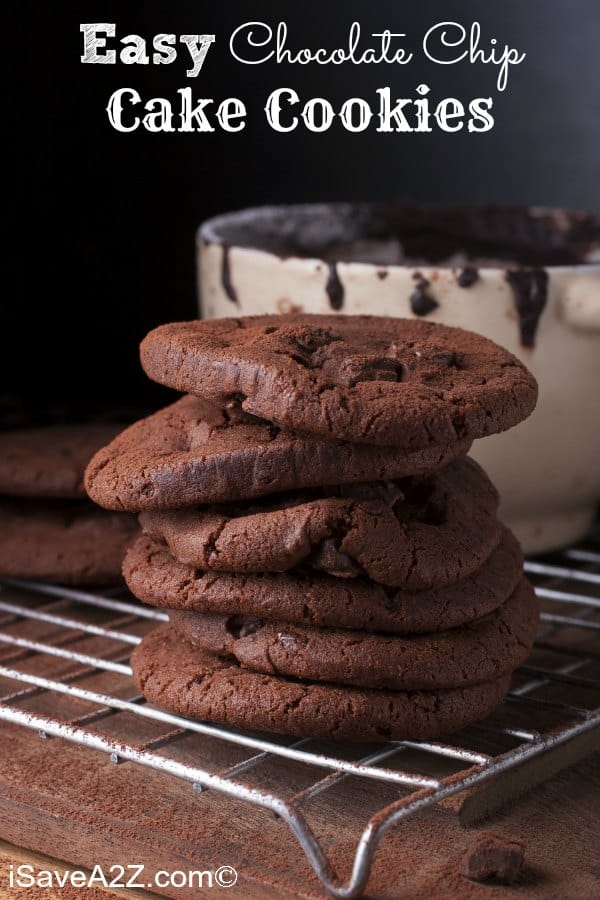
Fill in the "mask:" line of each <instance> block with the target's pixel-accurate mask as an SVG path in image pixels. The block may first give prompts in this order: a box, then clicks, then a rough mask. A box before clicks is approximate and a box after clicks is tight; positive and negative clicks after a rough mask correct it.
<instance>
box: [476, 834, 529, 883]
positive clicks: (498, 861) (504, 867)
mask: <svg viewBox="0 0 600 900" xmlns="http://www.w3.org/2000/svg"><path fill="white" fill-rule="evenodd" d="M524 851H525V848H524V844H523V842H522V841H518V840H516V839H515V838H511V837H505V836H504V835H501V834H493V833H492V832H490V831H486V832H483V833H482V834H480V835H479V836H478V837H477V839H476V841H475V843H474V844H473V846H472V847H470V849H469V850H467V852H466V853H465V855H464V856H463V859H462V863H461V867H460V874H461V875H464V876H465V878H472V879H473V880H474V881H487V880H489V879H494V880H495V881H498V882H500V883H501V884H513V883H514V882H515V881H516V880H517V878H518V877H519V875H520V874H521V870H522V868H523V858H524Z"/></svg>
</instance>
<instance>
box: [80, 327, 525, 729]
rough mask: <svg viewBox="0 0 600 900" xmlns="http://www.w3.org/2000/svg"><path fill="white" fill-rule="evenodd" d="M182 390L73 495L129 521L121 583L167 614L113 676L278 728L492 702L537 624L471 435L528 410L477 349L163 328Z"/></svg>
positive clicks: (502, 367) (147, 346) (421, 714)
mask: <svg viewBox="0 0 600 900" xmlns="http://www.w3.org/2000/svg"><path fill="white" fill-rule="evenodd" d="M141 353H142V363H143V365H144V368H145V370H146V372H147V373H148V374H149V375H150V377H152V378H154V379H156V380H157V381H159V382H161V383H163V384H166V385H169V386H171V387H174V388H177V389H179V390H184V391H188V392H189V395H188V396H186V397H183V398H182V399H180V400H178V401H177V402H176V403H174V404H172V405H171V406H170V407H167V409H165V410H162V411H160V412H158V413H156V414H155V415H154V416H151V417H150V418H148V419H146V420H143V421H141V422H138V423H136V424H135V425H133V426H131V427H130V428H129V429H127V430H126V431H125V432H123V433H122V434H121V435H119V436H118V437H117V438H116V439H115V440H113V441H112V443H110V444H109V445H108V446H107V447H105V448H104V449H103V450H101V451H99V453H97V454H96V456H95V457H94V458H93V460H92V461H91V463H90V465H89V466H88V469H87V473H86V487H87V489H88V492H89V493H90V495H91V496H92V498H93V499H95V500H96V501H97V502H98V503H100V504H101V505H103V506H106V507H108V508H109V509H119V510H122V509H126V510H132V511H138V512H141V513H142V514H141V516H140V524H141V526H142V531H143V535H142V536H140V538H139V539H138V540H137V542H136V543H135V544H134V546H133V547H132V549H131V550H130V551H129V553H128V556H127V558H126V562H125V575H126V579H127V581H128V584H129V586H130V588H131V589H132V591H133V592H134V593H135V594H136V595H137V596H138V597H139V598H140V599H142V600H143V601H144V602H147V603H151V604H154V605H156V606H161V607H164V608H167V609H169V610H171V613H170V622H169V625H168V626H161V627H160V628H159V629H157V630H156V631H155V632H153V633H152V634H151V635H149V636H148V637H147V638H145V639H144V641H143V642H142V644H141V645H140V646H139V648H137V649H136V651H135V652H134V655H133V658H132V664H133V669H134V676H135V678H136V680H137V682H138V684H139V686H140V688H141V689H142V690H143V692H144V693H145V695H146V697H147V698H148V699H150V700H151V701H154V702H157V703H159V704H160V705H162V706H166V707H167V708H169V709H172V710H175V711H177V712H180V713H184V714H189V715H195V716H198V717H200V718H205V719H210V720H214V721H218V722H224V723H228V724H231V725H234V726H245V727H253V728H259V729H265V730H271V731H278V732H281V733H287V734H293V735H306V736H315V737H336V738H349V739H369V740H382V739H388V738H393V739H403V738H419V737H420V738H426V737H429V738H430V737H435V736H437V735H439V734H441V733H443V732H447V731H450V730H452V729H456V728H460V727H462V726H463V725H465V724H467V723H469V722H472V721H474V720H476V719H477V718H480V717H482V716H484V715H486V714H487V713H488V712H489V711H491V710H492V709H493V708H494V707H495V706H496V705H497V704H498V703H499V701H500V700H501V698H502V696H503V694H504V693H505V691H506V689H507V686H508V683H509V680H510V674H511V672H512V671H513V670H514V668H515V667H516V666H518V665H519V664H520V663H521V662H522V661H523V659H524V657H525V656H526V655H527V653H528V651H529V648H530V646H531V643H532V640H533V636H534V632H535V627H536V621H537V604H536V600H535V596H534V594H533V591H532V590H531V588H530V587H529V585H528V584H527V582H526V581H524V580H523V577H522V566H521V563H522V560H521V555H520V549H519V547H518V544H517V543H516V541H515V539H514V537H513V536H512V535H511V534H510V533H509V532H508V531H507V530H506V529H505V528H503V527H502V526H501V525H500V523H499V521H498V519H497V517H496V510H497V502H498V498H497V494H496V491H495V489H494V488H493V486H492V485H491V483H490V482H489V480H488V478H487V476H486V475H485V473H484V472H483V471H482V470H481V469H480V468H479V466H477V465H476V463H474V462H473V461H472V460H470V459H466V458H464V457H465V454H466V453H467V452H468V450H469V447H470V443H471V441H472V440H473V439H474V438H478V437H484V436H485V435H488V434H492V433H494V432H497V431H501V430H504V429H506V428H509V427H511V426H512V425H515V424H517V423H518V422H519V421H520V420H521V419H523V418H525V416H527V415H528V414H529V413H530V412H531V410H532V409H533V406H534V405H535V400H536V384H535V381H534V379H533V378H532V376H531V375H530V374H529V372H527V370H526V369H525V367H524V366H523V365H522V364H521V363H520V362H519V361H518V360H517V359H516V358H515V357H513V356H511V355H510V354H509V353H508V352H506V351H504V350H502V349H501V348H500V347H498V346H497V345H495V344H494V343H492V342H491V341H489V340H487V339H485V338H483V337H479V336H477V335H474V334H471V333H469V332H465V331H461V330H458V329H452V328H447V327H444V326H441V325H433V324H430V323H425V322H420V321H413V320H401V319H386V318H376V317H368V316H365V317H350V316H348V317H342V316H340V317H329V316H308V315H301V316H261V317H255V318H245V319H223V320H215V321H211V322H188V323H175V324H172V325H165V326H162V327H161V328H157V329H155V331H153V332H151V333H150V334H149V335H148V337H147V338H146V339H145V341H144V342H143V344H142V351H141Z"/></svg>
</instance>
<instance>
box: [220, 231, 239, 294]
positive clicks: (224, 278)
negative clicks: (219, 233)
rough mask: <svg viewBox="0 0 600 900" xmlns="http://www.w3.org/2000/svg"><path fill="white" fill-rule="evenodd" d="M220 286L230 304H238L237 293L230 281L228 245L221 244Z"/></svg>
mask: <svg viewBox="0 0 600 900" xmlns="http://www.w3.org/2000/svg"><path fill="white" fill-rule="evenodd" d="M221 284H222V285H223V290H224V291H225V293H226V295H227V297H228V298H229V299H230V300H231V302H232V303H237V302H238V295H237V291H236V289H235V288H234V286H233V282H232V280H231V267H230V265H229V245H228V244H223V256H222V258H221Z"/></svg>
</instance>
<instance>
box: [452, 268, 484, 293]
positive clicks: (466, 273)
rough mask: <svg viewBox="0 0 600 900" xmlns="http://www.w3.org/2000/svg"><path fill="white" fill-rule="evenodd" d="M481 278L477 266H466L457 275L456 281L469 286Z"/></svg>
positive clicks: (465, 286)
mask: <svg viewBox="0 0 600 900" xmlns="http://www.w3.org/2000/svg"><path fill="white" fill-rule="evenodd" d="M478 280H479V270H478V269H476V268H475V266H465V268H464V269H461V270H460V272H459V273H458V275H457V276H456V283H457V285H458V286H459V287H462V288H468V287H471V285H472V284H475V282H476V281H478Z"/></svg>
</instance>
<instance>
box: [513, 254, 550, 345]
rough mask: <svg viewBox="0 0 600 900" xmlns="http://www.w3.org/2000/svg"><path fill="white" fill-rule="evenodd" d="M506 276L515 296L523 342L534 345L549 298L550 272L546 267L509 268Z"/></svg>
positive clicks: (523, 343)
mask: <svg viewBox="0 0 600 900" xmlns="http://www.w3.org/2000/svg"><path fill="white" fill-rule="evenodd" d="M505 277H506V280H507V281H508V283H509V285H510V286H511V288H512V291H513V294H514V298H515V307H516V310H517V314H518V316H519V329H520V332H521V344H522V345H523V347H534V346H535V335H536V332H537V328H538V324H539V321H540V316H541V315H542V313H543V311H544V307H545V306H546V300H547V299H548V273H547V272H546V270H545V269H508V270H507V271H506V274H505Z"/></svg>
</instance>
